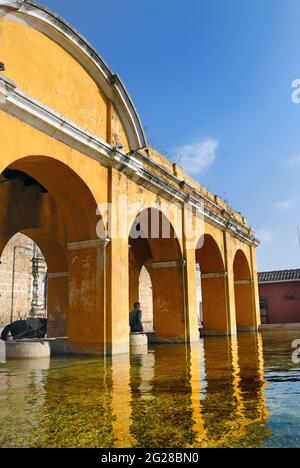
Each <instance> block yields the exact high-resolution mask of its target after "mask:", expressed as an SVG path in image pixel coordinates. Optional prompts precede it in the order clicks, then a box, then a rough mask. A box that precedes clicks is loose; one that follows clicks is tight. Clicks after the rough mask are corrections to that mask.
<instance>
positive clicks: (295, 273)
mask: <svg viewBox="0 0 300 468" xmlns="http://www.w3.org/2000/svg"><path fill="white" fill-rule="evenodd" d="M279 281H300V269H297V270H280V271H267V272H264V273H258V282H259V283H277V282H279Z"/></svg>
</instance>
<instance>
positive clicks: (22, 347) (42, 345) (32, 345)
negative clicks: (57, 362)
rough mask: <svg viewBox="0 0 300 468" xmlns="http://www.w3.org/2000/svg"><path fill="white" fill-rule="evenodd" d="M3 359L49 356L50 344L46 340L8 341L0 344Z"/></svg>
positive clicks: (43, 357)
mask: <svg viewBox="0 0 300 468" xmlns="http://www.w3.org/2000/svg"><path fill="white" fill-rule="evenodd" d="M2 347H3V348H4V349H5V359H6V360H12V359H45V358H49V357H50V344H49V342H47V341H39V340H24V341H11V342H10V341H8V342H6V343H5V344H2Z"/></svg>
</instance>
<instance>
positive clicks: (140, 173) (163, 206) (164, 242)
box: [0, 0, 260, 354]
mask: <svg viewBox="0 0 300 468" xmlns="http://www.w3.org/2000/svg"><path fill="white" fill-rule="evenodd" d="M0 61H1V62H3V64H4V67H5V70H3V71H2V72H0V138H1V156H0V166H1V167H0V173H1V179H0V226H1V227H0V252H2V251H3V249H4V248H5V245H6V244H7V242H8V241H9V239H10V238H11V237H12V236H13V235H15V234H16V233H17V232H22V233H24V234H27V235H28V236H29V237H31V238H32V239H33V240H34V241H35V242H36V243H37V244H38V245H39V247H40V248H41V249H42V251H43V253H44V255H45V258H46V260H47V264H48V267H49V291H48V314H49V328H50V330H49V334H50V335H51V336H54V337H55V336H68V346H69V350H70V351H73V352H97V353H101V354H103V353H104V354H106V353H110V354H111V353H112V354H116V353H123V352H128V350H129V326H128V311H129V309H130V308H131V307H132V302H134V301H135V300H136V298H137V297H138V277H139V273H140V271H141V268H143V267H146V268H147V271H148V272H149V275H150V277H151V281H152V287H153V310H154V329H155V332H156V335H157V337H158V338H159V339H160V340H167V341H174V340H175V341H183V342H192V341H196V340H197V339H198V338H199V333H198V311H197V301H196V289H197V284H196V274H195V271H196V264H197V263H198V264H200V267H201V273H202V277H201V278H202V279H201V281H202V293H203V313H204V325H205V332H206V333H207V334H226V335H235V334H236V332H237V330H249V329H251V330H257V328H258V326H259V323H260V317H259V301H258V287H257V274H256V260H255V250H256V247H257V245H258V242H257V240H256V239H255V236H254V233H253V231H252V230H251V229H250V228H249V227H248V225H247V221H246V219H245V218H244V217H242V216H241V215H240V214H239V213H237V212H235V211H233V210H232V209H231V208H230V207H229V206H228V205H227V204H225V203H224V202H223V201H222V200H221V199H220V198H219V197H217V196H214V195H213V194H211V193H209V192H208V191H206V190H205V189H204V188H203V187H202V186H200V185H199V184H198V183H196V182H195V181H194V180H192V179H191V178H189V177H188V175H187V174H185V173H184V172H183V171H182V169H181V168H180V167H178V166H177V165H176V164H172V163H171V162H169V161H167V160H166V159H165V158H164V157H162V156H161V155H159V154H158V153H156V152H155V151H154V150H152V149H151V148H149V147H148V145H147V141H146V138H145V135H144V131H143V127H142V125H141V122H140V120H139V117H138V114H137V112H136V109H135V107H134V105H133V103H132V101H131V99H130V97H129V95H128V93H127V91H126V89H125V87H124V85H123V83H122V82H121V80H120V78H119V77H118V76H117V75H115V74H113V73H112V72H111V70H110V69H109V68H108V66H107V65H106V64H105V63H104V62H103V60H102V59H101V58H100V57H99V55H98V54H97V52H96V51H95V50H94V49H93V48H92V47H91V46H90V45H89V44H88V43H87V42H86V40H85V39H83V38H82V37H81V36H80V35H79V34H78V33H77V32H76V31H74V30H73V29H72V28H71V27H70V26H69V25H68V24H67V23H66V22H65V21H64V20H62V19H61V18H59V17H58V16H56V15H55V14H54V13H52V12H50V11H48V10H47V9H45V8H43V7H42V6H40V5H37V4H36V3H34V2H32V1H21V0H0ZM154 218H155V219H156V222H155V223H154V226H155V227H154V229H153V222H152V221H153V219H154ZM145 220H146V222H145ZM147 221H148V222H147ZM149 221H151V223H149ZM168 225H169V229H168ZM145 226H147V227H146V228H145ZM147 229H148V232H146V231H147ZM168 230H169V232H168V233H167V234H166V231H168ZM153 231H155V232H153ZM137 233H139V234H140V235H136V234H137ZM191 233H192V235H191Z"/></svg>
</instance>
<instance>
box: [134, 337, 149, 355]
mask: <svg viewBox="0 0 300 468" xmlns="http://www.w3.org/2000/svg"><path fill="white" fill-rule="evenodd" d="M130 352H131V353H139V354H140V353H147V352H148V337H147V335H146V334H144V333H131V334H130Z"/></svg>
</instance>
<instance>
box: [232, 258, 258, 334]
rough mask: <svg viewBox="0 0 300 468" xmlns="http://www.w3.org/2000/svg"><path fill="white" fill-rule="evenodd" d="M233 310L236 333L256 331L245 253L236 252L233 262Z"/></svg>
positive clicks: (253, 304) (250, 282) (249, 272)
mask: <svg viewBox="0 0 300 468" xmlns="http://www.w3.org/2000/svg"><path fill="white" fill-rule="evenodd" d="M233 274H234V292H235V310H236V322H237V329H238V331H245V330H251V329H253V330H254V329H256V327H257V323H256V314H255V303H254V294H253V279H252V276H251V270H250V266H249V262H248V260H247V257H246V255H245V253H244V252H243V251H242V250H238V251H237V252H236V254H235V257H234V262H233Z"/></svg>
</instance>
